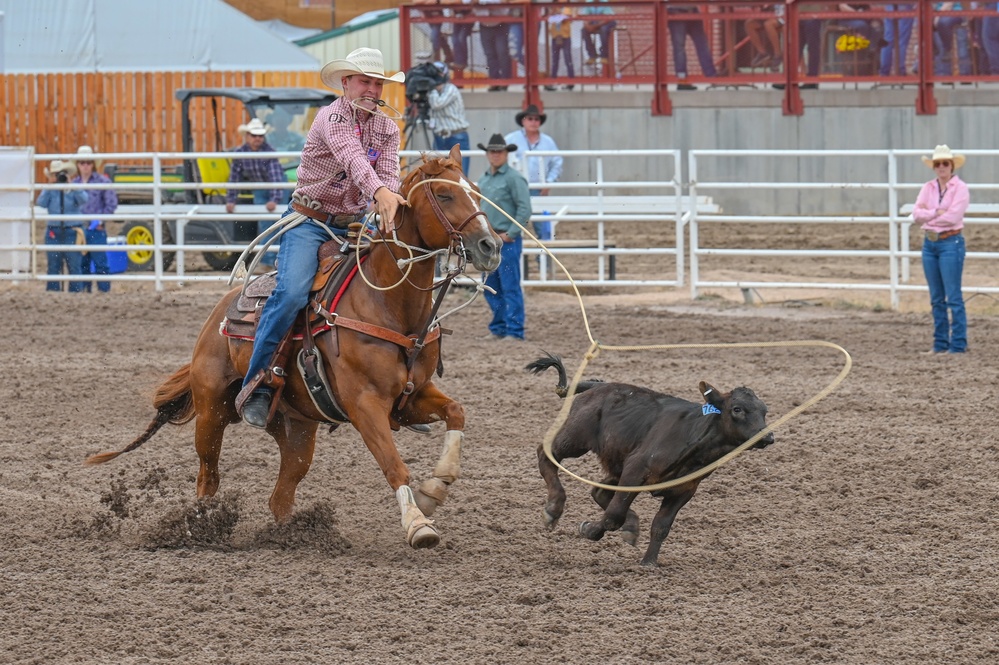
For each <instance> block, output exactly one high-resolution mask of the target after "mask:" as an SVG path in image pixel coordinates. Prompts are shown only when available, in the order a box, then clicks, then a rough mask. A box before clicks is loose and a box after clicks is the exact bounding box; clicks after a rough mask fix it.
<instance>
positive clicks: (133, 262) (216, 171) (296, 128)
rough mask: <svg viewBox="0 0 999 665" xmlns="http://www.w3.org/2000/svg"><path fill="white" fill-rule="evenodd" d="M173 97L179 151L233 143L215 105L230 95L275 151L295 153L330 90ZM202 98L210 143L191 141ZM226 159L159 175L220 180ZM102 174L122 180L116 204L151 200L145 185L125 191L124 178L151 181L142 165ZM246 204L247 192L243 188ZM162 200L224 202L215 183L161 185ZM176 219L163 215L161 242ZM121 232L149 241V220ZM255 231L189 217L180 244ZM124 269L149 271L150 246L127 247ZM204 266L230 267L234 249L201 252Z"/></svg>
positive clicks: (224, 91)
mask: <svg viewBox="0 0 999 665" xmlns="http://www.w3.org/2000/svg"><path fill="white" fill-rule="evenodd" d="M174 96H175V97H176V98H177V99H178V100H180V103H181V136H182V150H183V152H195V151H197V152H208V151H213V152H229V151H231V150H233V149H234V148H235V147H237V146H228V147H227V146H226V145H225V144H224V141H223V138H222V133H221V131H220V130H219V122H218V109H219V104H220V101H221V100H224V99H233V100H236V101H238V102H241V103H242V104H243V106H244V107H245V109H246V115H247V120H251V119H253V118H260V119H261V120H262V121H263V122H265V123H266V124H268V125H270V126H271V127H272V128H273V130H272V131H271V132H270V133H269V134H268V135H267V142H268V143H269V144H270V145H271V146H272V147H273V148H274V149H275V150H276V151H278V152H298V151H301V149H302V147H303V146H304V145H305V137H306V134H307V133H308V131H309V127H311V126H312V121H313V119H315V117H316V113H318V111H319V109H320V108H322V107H323V106H326V105H328V104H330V103H331V102H333V100H335V99H336V95H335V94H333V93H332V92H330V91H328V90H318V89H313V88H185V89H181V90H177V91H176V92H175V93H174ZM199 99H205V100H206V102H207V104H208V105H209V108H210V111H209V115H210V116H211V118H212V120H213V122H214V123H215V132H214V136H215V141H214V143H215V145H214V146H211V147H209V146H199V145H195V139H194V133H193V130H192V123H191V117H192V109H191V103H192V102H193V101H194V100H199ZM298 161H299V160H298V159H297V158H285V159H282V160H281V162H282V165H283V166H284V169H285V175H286V178H287V179H288V180H290V181H294V180H295V179H296V174H295V171H296V169H297V168H298ZM229 170H230V164H229V160H226V159H211V158H203V159H188V160H184V163H183V164H182V165H178V166H177V167H173V168H165V169H164V170H163V172H162V173H161V175H160V178H161V180H162V181H163V182H164V183H170V182H177V183H181V182H185V183H192V182H224V181H226V180H228V177H229ZM107 173H108V175H109V176H110V177H111V179H112V181H114V182H115V183H119V184H122V185H124V186H125V187H123V189H121V190H120V191H119V200H120V201H121V202H122V203H143V204H150V203H152V193H151V192H150V191H149V190H131V191H130V190H128V189H127V185H128V184H129V183H145V184H148V183H151V182H152V173H151V172H150V170H149V169H148V168H145V169H143V168H133V167H118V168H115V167H114V166H113V165H108V168H107ZM246 196H248V197H249V198H248V200H246V199H244V202H247V203H252V202H253V200H252V196H249V193H248V192H247V193H246ZM162 200H163V202H164V203H219V204H224V203H225V190H224V189H217V188H205V189H176V190H169V189H167V190H164V192H163V196H162ZM176 231H177V222H176V220H165V221H164V224H163V242H164V243H168V244H169V243H172V242H173V241H174V239H175V238H176V237H177V232H176ZM121 235H123V236H124V238H125V243H126V244H128V245H152V244H153V225H152V222H150V221H129V222H126V223H125V225H124V227H123V228H122V231H121ZM256 235H257V225H256V222H236V223H233V222H228V221H203V220H192V221H189V222H187V224H186V225H185V227H184V243H185V244H192V245H214V244H218V245H233V244H241V243H246V242H248V241H250V240H252V239H253V238H255V237H256ZM127 256H128V266H129V269H130V270H152V269H153V252H152V250H151V249H150V250H139V249H136V250H135V251H130V252H127ZM203 256H204V258H205V261H206V262H207V263H208V265H209V266H210V267H211V268H212V269H214V270H231V269H232V267H233V266H234V265H235V264H236V259H237V258H238V257H239V254H238V253H237V252H203ZM173 260H174V255H173V253H172V252H167V253H164V255H163V267H164V269H166V268H169V267H170V266H171V265H172V264H173Z"/></svg>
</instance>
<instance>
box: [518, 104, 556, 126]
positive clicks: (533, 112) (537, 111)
mask: <svg viewBox="0 0 999 665" xmlns="http://www.w3.org/2000/svg"><path fill="white" fill-rule="evenodd" d="M527 115H536V116H538V117H539V118H541V124H542V125H543V124H545V120H547V119H548V116H547V115H545V114H544V113H542V112H541V109H539V108H538V107H537V106H536V105H535V104H531V105H530V106H528V107H527V108H526V109H524V110H523V111H521V112H520V113H518V114H517V115H515V116H513V119H514V120H516V121H517V124H518V125H520V126H521V127H523V126H524V116H527Z"/></svg>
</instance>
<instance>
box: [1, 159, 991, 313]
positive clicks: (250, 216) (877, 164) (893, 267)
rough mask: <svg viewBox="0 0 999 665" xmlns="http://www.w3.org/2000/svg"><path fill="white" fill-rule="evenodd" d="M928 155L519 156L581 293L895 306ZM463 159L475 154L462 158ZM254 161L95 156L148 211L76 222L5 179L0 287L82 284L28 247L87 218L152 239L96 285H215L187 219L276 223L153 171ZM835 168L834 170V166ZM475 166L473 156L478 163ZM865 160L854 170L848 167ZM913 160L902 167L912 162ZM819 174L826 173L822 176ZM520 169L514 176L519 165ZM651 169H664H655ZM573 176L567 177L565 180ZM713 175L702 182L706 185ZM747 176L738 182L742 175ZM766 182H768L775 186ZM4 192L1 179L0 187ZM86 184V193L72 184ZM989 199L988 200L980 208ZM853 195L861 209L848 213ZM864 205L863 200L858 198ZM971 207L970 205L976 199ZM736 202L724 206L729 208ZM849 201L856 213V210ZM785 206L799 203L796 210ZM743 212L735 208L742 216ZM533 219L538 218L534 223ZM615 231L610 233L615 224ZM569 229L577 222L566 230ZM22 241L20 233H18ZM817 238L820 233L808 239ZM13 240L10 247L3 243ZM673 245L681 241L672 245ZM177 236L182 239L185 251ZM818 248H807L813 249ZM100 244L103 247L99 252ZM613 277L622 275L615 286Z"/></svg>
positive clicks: (532, 250)
mask: <svg viewBox="0 0 999 665" xmlns="http://www.w3.org/2000/svg"><path fill="white" fill-rule="evenodd" d="M928 152H929V151H915V150H894V151H892V150H859V151H802V150H795V151H761V150H728V151H726V150H693V151H690V152H689V153H688V154H687V182H686V183H685V182H684V180H683V179H682V178H681V177H680V173H681V168H682V164H683V161H682V155H681V153H680V151H677V150H638V151H635V150H631V151H623V150H622V151H617V150H592V151H587V150H573V151H555V152H540V151H538V152H533V153H531V156H532V157H535V156H536V157H540V158H542V159H544V158H547V157H551V156H554V155H559V156H561V157H562V158H563V160H564V162H565V168H564V170H563V177H562V179H561V180H560V181H559V182H555V183H546V184H545V187H546V188H550V189H551V196H549V197H534V199H533V201H532V203H533V210H534V214H533V215H532V218H531V219H532V221H553V222H556V223H557V226H556V228H557V229H558V235H557V238H556V242H555V243H552V244H553V249H552V251H553V253H554V254H556V255H557V256H561V255H573V254H575V255H581V256H592V257H594V259H595V261H596V268H595V270H592V271H590V272H589V273H587V274H586V275H585V276H584V278H582V279H578V280H577V282H576V283H577V284H579V285H582V286H602V287H607V286H615V287H629V286H671V287H677V286H683V285H684V284H685V283H686V280H687V278H688V275H689V284H690V293H691V296H692V297H697V296H698V295H699V294H700V292H701V291H702V290H703V289H706V288H727V287H731V288H743V289H748V288H753V289H760V288H767V289H772V288H778V289H780V288H809V289H840V290H859V291H871V290H877V291H886V292H888V294H889V297H890V299H891V304H892V306H893V307H898V305H899V296H900V294H901V293H902V292H905V291H919V290H925V288H926V287H925V286H921V285H914V284H910V283H909V281H910V277H911V266H910V264H911V260H912V259H913V258H916V259H918V258H919V256H920V252H919V251H910V250H909V247H910V244H909V241H910V233H911V224H912V221H911V218H910V217H909V216H908V209H907V208H906V206H907V205H908V206H909V207H910V208H911V205H910V204H911V201H912V200H914V199H915V195H916V192H917V191H918V189H919V187H921V186H922V184H923V182H925V181H926V180H928V179H930V178H931V177H932V175H931V172H930V171H929V170H927V169H921V170H920V169H918V166H919V160H918V157H919V156H920V155H923V154H928ZM275 154H276V155H277V156H284V157H295V156H297V155H296V154H294V153H270V154H269V155H267V156H275ZM470 154H471V155H472V156H473V157H477V158H480V157H481V155H482V154H483V153H481V152H480V151H472V152H471V153H470ZM965 154H967V155H968V156H969V157H970V158H971V159H972V160H975V163H978V160H983V161H984V160H985V159H986V158H989V159H993V160H994V159H999V151H994V150H993V151H987V150H968V151H965ZM73 157H74V155H72V154H62V155H54V154H53V155H37V156H34V155H33V156H32V159H33V160H34V161H35V162H36V163H37V162H41V163H45V164H47V163H48V161H49V160H51V159H72V158H73ZM246 157H251V158H252V157H254V156H253V155H247V154H246V153H227V154H219V153H116V154H111V153H108V154H101V155H98V156H97V158H98V159H102V160H104V161H106V162H108V161H119V160H123V161H128V162H136V161H139V160H141V161H143V162H145V163H147V164H148V165H149V167H150V170H151V173H152V176H151V179H150V181H149V182H148V183H128V184H127V185H124V184H116V185H105V186H104V187H115V188H120V189H127V190H130V191H132V192H135V191H147V192H149V197H150V199H151V202H150V203H148V204H144V205H122V206H120V207H119V209H118V210H117V211H116V212H115V213H114V214H110V215H100V216H94V215H76V216H69V215H64V216H49V215H47V213H45V212H44V211H41V209H38V208H33V207H31V203H32V202H33V201H34V200H35V198H37V194H38V193H39V192H40V191H42V190H44V189H56V190H59V189H62V190H69V189H74V188H80V187H81V186H80V185H75V186H74V185H55V184H48V183H46V184H38V183H34V182H31V181H30V180H29V181H27V182H28V184H26V185H25V184H16V180H10V179H7V180H5V181H0V197H6V200H9V199H10V196H11V195H13V196H17V197H23V201H24V202H25V204H26V206H27V208H26V209H27V210H31V211H32V213H31V215H30V216H29V217H28V218H26V217H25V215H24V214H23V212H16V213H12V212H11V211H12V210H16V209H17V208H16V207H14V208H12V207H10V206H7V207H5V206H4V205H3V204H2V203H0V280H7V281H28V280H34V281H56V280H62V281H70V280H88V281H92V280H94V279H96V277H95V276H90V275H85V276H78V277H77V276H73V277H71V276H67V275H62V276H58V275H55V276H53V275H47V274H44V270H45V268H44V254H43V252H46V251H48V250H64V251H80V250H81V248H83V246H79V245H67V246H56V245H45V244H44V242H43V241H39V240H38V239H36V238H35V228H36V224H35V222H36V220H37V221H39V222H40V221H58V220H60V219H62V220H74V221H82V220H91V219H93V218H96V217H100V218H102V219H104V220H105V221H128V222H145V223H147V224H148V225H149V226H150V231H151V235H152V241H153V242H152V244H151V245H148V246H143V249H144V250H147V251H149V250H151V251H152V256H153V260H152V262H151V268H152V269H151V270H148V271H145V272H125V273H119V274H112V275H109V276H104V275H102V276H100V279H101V280H102V281H103V280H105V279H107V280H108V281H152V282H154V284H155V287H156V289H157V290H160V289H162V288H164V286H165V284H168V283H171V282H193V281H206V282H222V281H224V280H225V279H226V275H225V274H221V273H220V272H205V271H200V272H191V271H189V270H188V269H187V267H186V265H185V264H186V261H185V254H188V253H192V252H239V251H241V250H242V249H243V247H244V245H243V244H241V243H238V242H234V243H227V244H219V243H214V244H212V243H203V242H202V243H199V244H192V243H191V242H190V240H191V238H189V237H188V236H187V233H186V229H187V228H188V227H189V225H190V224H191V223H192V222H195V221H210V222H216V223H223V224H226V223H232V224H235V223H236V222H240V221H244V222H250V221H253V222H255V221H258V220H261V219H265V220H266V219H277V218H278V217H279V214H278V213H279V212H280V211H278V212H275V213H267V212H266V210H265V209H264V207H263V206H255V205H240V206H239V207H238V208H237V209H236V213H232V214H229V213H225V212H224V205H222V204H219V203H213V204H195V203H168V202H165V201H166V198H167V193H169V192H177V191H190V190H198V189H210V188H225V187H226V186H227V183H204V182H202V183H197V182H195V183H177V182H165V181H164V179H163V177H162V166H163V164H177V163H180V162H182V161H183V160H185V159H197V158H212V159H220V158H222V159H239V158H246ZM402 157H403V158H404V159H407V160H410V159H413V158H418V157H419V153H418V152H403V153H402ZM622 159H624V160H636V159H647V160H656V163H657V164H664V163H665V164H671V165H672V171H671V174H670V175H669V176H667V178H668V179H664V180H652V181H642V182H635V181H620V180H614V179H613V178H608V176H609V175H610V174H613V173H614V171H615V169H614V166H613V165H614V161H615V160H622ZM768 159H780V160H794V162H795V163H797V164H801V165H806V166H807V168H806V167H805V166H799V167H796V169H795V170H793V171H792V172H791V173H790V174H787V177H784V176H779V177H780V178H781V181H780V182H765V181H756V180H751V179H744V178H741V177H740V178H736V177H732V175H731V174H732V173H735V172H738V173H740V174H741V173H743V172H744V173H749V174H752V173H755V172H762V171H763V169H756V170H754V169H752V168H748V169H743V170H741V171H739V170H736V169H734V168H733V166H732V165H733V164H736V163H744V162H745V160H768ZM837 160H839V161H837ZM480 161H481V160H480ZM844 161H845V162H846V163H847V164H849V165H853V166H854V167H856V168H853V167H849V166H848V167H842V168H840V172H841V173H842V175H843V177H837V175H838V174H837V172H836V169H835V168H833V167H832V166H831V165H833V164H842V163H843V162H844ZM864 164H867V167H862V166H863V165H864ZM913 164H915V165H916V166H913ZM827 165H829V166H828V168H827ZM526 166H527V164H526V160H525V161H524V162H523V163H522V164H521V165H520V168H523V169H526ZM658 170H659V171H669V170H670V169H668V168H660V169H658ZM900 171H902V172H906V171H907V173H906V178H905V179H903V178H901V177H900V175H899V173H900ZM808 173H820V174H822V176H823V177H817V178H805V177H804V174H808ZM573 174H577V175H573ZM712 176H714V177H712ZM749 177H750V178H751V177H752V176H751V175H750V176H749ZM776 179H777V178H775V180H776ZM12 182H13V183H14V184H10V183H12ZM240 186H241V188H242V189H252V188H259V189H263V188H276V187H284V188H287V189H291V188H293V187H294V186H295V183H285V184H280V183H279V184H275V183H241V185H240ZM969 187H970V189H971V190H972V199H973V201H975V203H974V205H973V206H972V208H971V209H970V210H969V215H968V216H967V218H966V224H967V225H968V226H974V225H979V224H981V225H985V224H993V225H994V224H999V219H997V218H996V216H999V194H994V193H993V192H995V191H996V190H999V184H977V183H970V184H969ZM86 188H88V189H93V188H94V186H92V185H91V186H88V187H86ZM761 192H770V193H776V195H788V194H790V195H796V196H799V197H801V201H803V202H804V201H806V200H807V199H808V197H811V196H817V195H824V196H827V197H836V196H839V197H841V198H842V200H841V201H836V200H834V202H833V203H832V204H831V205H830V204H829V203H828V202H827V205H826V208H827V209H830V208H831V209H832V210H836V211H839V210H841V211H842V213H841V214H839V213H835V214H822V215H818V214H773V213H770V214H740V210H739V208H742V207H743V206H742V205H741V202H742V201H752V200H754V199H755V200H759V198H760V195H761ZM716 198H717V199H722V200H725V201H728V202H729V203H728V204H727V206H726V207H729V208H733V209H734V210H732V211H728V210H727V211H725V214H721V211H720V209H719V208H718V206H717V205H715V204H714V203H713V199H716ZM988 199H992V200H994V201H995V203H989V202H988V201H987V200H988ZM860 200H863V201H864V203H863V204H862V205H861V204H858V201H860ZM872 200H873V201H875V203H874V204H873V205H872V204H871V201H872ZM983 200H984V201H983ZM733 201H735V202H738V203H739V205H733V204H732V203H731V202H733ZM858 206H859V207H858ZM799 207H805V206H804V205H801V206H799ZM749 208H750V206H748V205H747V206H746V209H749ZM857 210H867V211H870V210H874V213H872V214H857V212H856V211H857ZM545 213H547V214H545ZM636 221H640V222H642V223H648V224H650V225H653V228H655V227H658V228H657V229H656V232H655V233H651V234H649V236H650V237H657V238H665V237H668V235H670V234H668V233H666V232H665V231H666V229H668V228H669V229H672V230H673V232H674V234H673V235H674V238H675V241H674V242H672V243H669V242H666V241H663V242H657V243H654V244H653V243H649V244H650V245H654V246H648V247H633V246H623V245H625V244H627V243H623V242H621V240H622V238H621V236H620V235H618V234H616V233H615V230H616V229H617V228H619V227H620V224H621V223H630V227H629V228H634V222H636ZM749 223H751V224H773V225H775V226H776V228H782V229H787V228H790V227H794V228H802V227H804V226H814V225H825V224H867V225H870V224H875V225H884V226H885V228H887V230H888V241H887V243H886V245H885V246H884V247H873V248H868V249H856V250H843V249H831V248H827V247H822V246H815V247H806V248H800V247H799V248H795V249H782V248H780V247H778V246H776V244H777V243H775V246H774V247H765V248H759V249H748V248H739V247H738V243H735V246H733V242H732V238H738V237H739V236H738V231H737V229H738V227H739V225H740V224H749ZM14 224H20V225H22V226H23V225H28V226H29V227H30V229H31V233H30V237H29V238H28V239H27V240H25V238H24V237H18V234H16V233H15V234H4V233H3V227H4V226H5V225H14ZM573 224H589V225H591V226H589V227H587V228H593V229H595V231H594V232H593V235H594V237H592V238H586V239H582V240H580V239H579V234H578V233H573V232H572V229H573V228H574V227H573V226H572V225H573ZM616 225H617V226H616ZM707 225H722V226H725V227H730V228H731V229H733V230H735V231H734V232H733V233H728V234H727V243H726V246H725V247H712V246H708V245H706V244H705V243H704V242H703V240H702V232H704V231H705V229H706V228H707ZM687 226H689V240H686V238H687V235H686V227H687ZM576 228H579V227H576ZM165 229H167V230H170V231H171V235H172V236H173V239H172V241H171V242H164V238H166V237H167V236H166V235H165ZM21 235H22V236H23V234H21ZM812 235H813V237H816V238H819V239H821V237H822V236H821V234H812ZM8 238H14V240H8ZM685 240H686V246H685ZM185 241H186V242H185ZM816 244H817V245H820V241H818V240H817V241H816ZM102 249H105V248H102ZM106 251H108V252H133V251H135V246H124V245H109V246H108V247H107V248H106ZM168 253H174V254H175V261H174V263H173V268H172V269H167V268H165V261H164V257H165V255H167V254H168ZM524 253H525V261H533V260H534V257H535V256H539V255H541V254H542V252H541V250H540V249H539V248H537V247H532V246H529V243H525V251H524ZM25 254H27V255H29V256H30V257H31V260H30V263H29V265H30V267H29V268H27V269H19V268H18V265H19V261H17V260H14V259H13V258H11V259H10V260H9V261H7V262H5V261H4V257H5V256H6V257H14V256H16V255H20V256H22V257H23V256H24V255H25ZM638 255H644V256H652V257H657V258H658V257H660V256H662V257H667V258H668V257H672V260H673V262H674V263H675V266H676V271H675V275H671V274H669V272H670V271H669V270H668V268H667V269H666V270H664V271H662V272H661V273H656V274H651V275H645V274H640V275H639V274H631V273H628V271H627V270H622V266H621V265H620V262H619V263H618V266H617V271H616V273H617V274H614V273H615V271H614V270H613V267H614V266H613V260H614V259H626V258H627V257H630V256H638ZM727 257H761V258H767V257H768V258H771V259H777V260H786V261H787V262H791V261H795V260H807V259H816V258H822V259H828V260H830V261H831V262H835V261H836V260H838V259H874V260H876V261H883V263H884V278H883V279H877V280H870V281H865V282H861V281H856V280H854V281H850V280H849V279H846V278H842V279H836V278H835V277H832V278H829V279H824V280H818V279H816V280H814V281H812V279H809V280H807V281H801V280H794V281H790V280H789V281H779V280H777V279H773V278H774V277H775V276H774V275H768V274H766V273H765V271H763V270H762V269H761V271H760V272H759V279H756V280H752V281H747V280H739V281H734V280H722V279H708V278H707V277H706V276H705V275H706V271H705V266H704V264H703V262H706V261H711V260H713V259H722V260H724V259H725V258H727ZM967 259H968V260H969V261H970V262H977V261H989V260H992V261H994V260H995V259H999V252H984V251H973V252H972V251H969V252H968V254H967ZM545 262H546V258H545V257H542V259H541V263H542V265H541V268H542V269H541V270H539V271H537V273H536V275H537V276H536V277H534V276H532V278H530V279H525V281H524V284H525V286H538V285H554V286H557V285H565V284H568V281H567V280H566V279H565V278H564V276H559V275H558V274H557V273H552V272H551V271H550V270H548V269H546V268H547V267H548V266H546V265H545ZM622 273H623V274H624V276H623V277H622ZM974 290H975V291H979V292H985V293H999V286H996V285H991V284H986V285H981V284H978V285H976V286H975V287H974Z"/></svg>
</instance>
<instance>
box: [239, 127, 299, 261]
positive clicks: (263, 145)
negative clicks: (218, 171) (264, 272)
mask: <svg viewBox="0 0 999 665" xmlns="http://www.w3.org/2000/svg"><path fill="white" fill-rule="evenodd" d="M269 131H270V127H269V126H267V125H265V124H264V123H263V122H261V121H260V118H254V119H253V120H251V121H250V122H248V123H247V124H245V125H240V126H239V133H240V134H242V135H243V141H244V143H243V145H241V146H239V147H238V148H236V149H235V150H233V152H274V148H272V147H271V146H270V144H269V143H267V139H266V137H267V132H269ZM232 161H233V163H232V170H231V171H230V172H229V183H230V186H229V189H228V190H227V191H226V195H225V209H226V212H233V211H234V210H235V209H236V197H237V196H239V192H240V191H241V190H240V188H239V187H237V186H235V185H236V184H237V183H241V182H286V181H287V179H286V178H285V175H284V169H283V168H281V162H279V161H278V160H277V158H270V159H234V160H232ZM250 191H252V192H253V203H254V205H263V206H264V207H266V208H267V212H274V211H275V210H276V209H277V206H278V204H282V205H283V204H284V203H286V202H287V201H286V197H285V195H286V192H287V190H285V189H278V188H274V189H271V188H267V189H253V190H250ZM272 224H274V221H273V220H260V221H258V222H257V234H261V233H263V232H264V231H266V230H267V229H268V228H270V226H271V225H272ZM268 254H269V255H270V256H271V257H274V256H276V252H273V251H272V252H268ZM272 263H273V261H272V260H268V261H265V265H272Z"/></svg>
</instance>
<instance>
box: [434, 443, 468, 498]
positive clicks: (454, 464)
mask: <svg viewBox="0 0 999 665" xmlns="http://www.w3.org/2000/svg"><path fill="white" fill-rule="evenodd" d="M464 438H465V433H464V432H462V431H461V430H457V429H451V430H448V431H447V432H445V433H444V450H443V451H441V458H440V460H438V462H437V466H436V467H434V478H440V479H441V480H443V481H444V482H445V483H447V484H448V485H450V484H451V483H453V482H454V481H456V480H458V478H459V476H461V442H462V439H464Z"/></svg>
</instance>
